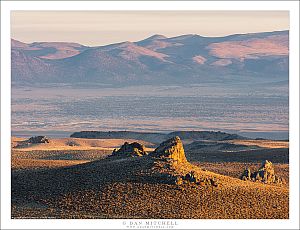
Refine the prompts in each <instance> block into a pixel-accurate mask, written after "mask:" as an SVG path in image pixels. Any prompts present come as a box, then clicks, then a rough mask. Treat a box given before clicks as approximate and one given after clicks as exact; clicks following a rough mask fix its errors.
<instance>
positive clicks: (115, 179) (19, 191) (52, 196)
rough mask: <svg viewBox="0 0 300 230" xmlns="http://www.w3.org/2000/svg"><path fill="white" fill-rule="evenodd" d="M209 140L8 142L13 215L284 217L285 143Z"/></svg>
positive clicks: (286, 207) (140, 137)
mask: <svg viewBox="0 0 300 230" xmlns="http://www.w3.org/2000/svg"><path fill="white" fill-rule="evenodd" d="M209 135H210V136H209V137H205V138H203V136H201V138H199V136H197V135H196V134H187V133H179V134H178V135H176V136H179V137H180V138H177V137H171V136H170V137H168V138H166V137H164V136H154V135H150V136H149V135H148V136H146V135H145V136H143V135H123V138H122V137H120V136H114V135H112V136H110V135H108V136H106V137H105V138H103V136H101V137H96V138H91V136H87V137H85V136H84V135H82V136H80V137H79V136H78V135H77V136H76V135H75V136H76V137H70V138H60V139H52V138H50V139H49V143H29V142H28V140H27V138H17V137H12V155H11V163H12V199H11V202H12V218H99V219H100V218H160V219H163V218H204V219H207V218H208V219H228V218H238V219H244V218H247V219H287V218H289V164H288V162H289V143H288V141H286V140H283V141H272V140H264V139H256V140H253V139H251V140H250V139H243V138H239V137H238V136H228V135H225V134H224V135H225V136H222V135H221V134H219V133H216V135H215V136H214V133H210V134H209ZM125 142H127V143H126V144H124V143H125ZM130 143H134V144H130ZM123 144H124V145H123ZM266 160H268V162H272V163H270V164H271V165H272V170H273V171H274V172H275V175H276V176H274V175H272V176H273V177H272V178H273V179H272V182H271V183H267V181H260V180H259V179H257V178H258V177H256V178H254V177H252V174H251V178H250V174H249V178H248V179H245V180H242V179H241V175H242V174H243V172H244V170H245V169H247V168H248V169H250V171H251V172H255V171H256V172H260V170H262V168H260V167H262V163H263V162H265V161H266ZM255 175H256V176H257V175H258V174H255ZM274 178H276V181H277V180H278V181H280V183H277V182H276V183H275V179H274ZM278 178H280V179H278ZM273 182H274V183H273Z"/></svg>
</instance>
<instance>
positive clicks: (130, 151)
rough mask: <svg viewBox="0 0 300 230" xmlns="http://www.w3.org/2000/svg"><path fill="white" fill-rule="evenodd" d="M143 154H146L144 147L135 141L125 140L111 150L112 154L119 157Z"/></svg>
mask: <svg viewBox="0 0 300 230" xmlns="http://www.w3.org/2000/svg"><path fill="white" fill-rule="evenodd" d="M144 155H147V152H146V151H145V147H144V146H143V145H142V144H140V143H137V142H133V143H128V142H125V143H124V144H123V145H122V146H121V148H120V149H119V150H116V149H114V151H113V152H112V156H121V157H140V156H144Z"/></svg>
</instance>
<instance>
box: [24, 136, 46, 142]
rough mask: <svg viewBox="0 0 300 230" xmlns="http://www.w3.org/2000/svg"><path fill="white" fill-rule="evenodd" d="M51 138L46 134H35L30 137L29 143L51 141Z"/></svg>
mask: <svg viewBox="0 0 300 230" xmlns="http://www.w3.org/2000/svg"><path fill="white" fill-rule="evenodd" d="M49 142H50V141H49V139H48V138H47V137H46V136H34V137H30V138H29V139H28V143H31V144H40V143H49Z"/></svg>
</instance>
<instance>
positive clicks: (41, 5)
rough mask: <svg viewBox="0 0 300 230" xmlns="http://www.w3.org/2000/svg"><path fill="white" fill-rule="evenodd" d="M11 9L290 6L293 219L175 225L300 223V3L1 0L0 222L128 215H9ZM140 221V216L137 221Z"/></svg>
mask: <svg viewBox="0 0 300 230" xmlns="http://www.w3.org/2000/svg"><path fill="white" fill-rule="evenodd" d="M11 10H289V11H290V18H291V21H290V185H291V187H290V219H289V220H176V222H177V224H178V225H177V226H176V227H175V229H176V228H177V229H183V228H185V229H200V228H205V229H218V228H221V229H243V228H248V229H255V228H259V229H264V228H265V229H298V227H299V165H298V164H299V65H298V64H299V2H295V1H293V2H292V1H272V2H270V1H255V2H251V1H247V2H243V1H227V2H225V1H218V2H216V1H211V2H209V1H206V2H204V1H203V2H195V1H184V2H183V1H182V2H170V1H165V2H164V1H162V2H137V1H134V2H125V1H120V2H95V1H93V2H87V1H82V2H67V1H63V2H59V1H56V2H51V1H47V2H39V1H31V2H30V1H28V2H25V1H19V2H10V1H5V2H3V1H2V2H1V67H2V68H1V138H2V139H1V227H2V228H4V229H103V228H104V229H122V228H125V225H123V222H124V221H126V222H128V221H129V220H118V219H116V220H12V219H10V95H11V94H10V11H11ZM139 221H140V220H139Z"/></svg>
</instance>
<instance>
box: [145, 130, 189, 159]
mask: <svg viewBox="0 0 300 230" xmlns="http://www.w3.org/2000/svg"><path fill="white" fill-rule="evenodd" d="M150 156H152V157H156V158H161V159H166V160H171V161H172V162H173V163H177V164H179V163H184V162H187V160H186V157H185V153H184V149H183V145H182V142H181V140H180V138H179V137H178V136H176V137H173V138H170V139H168V140H166V141H164V142H162V143H161V144H160V145H159V146H158V147H157V148H156V149H155V150H154V152H152V153H151V154H150Z"/></svg>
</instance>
